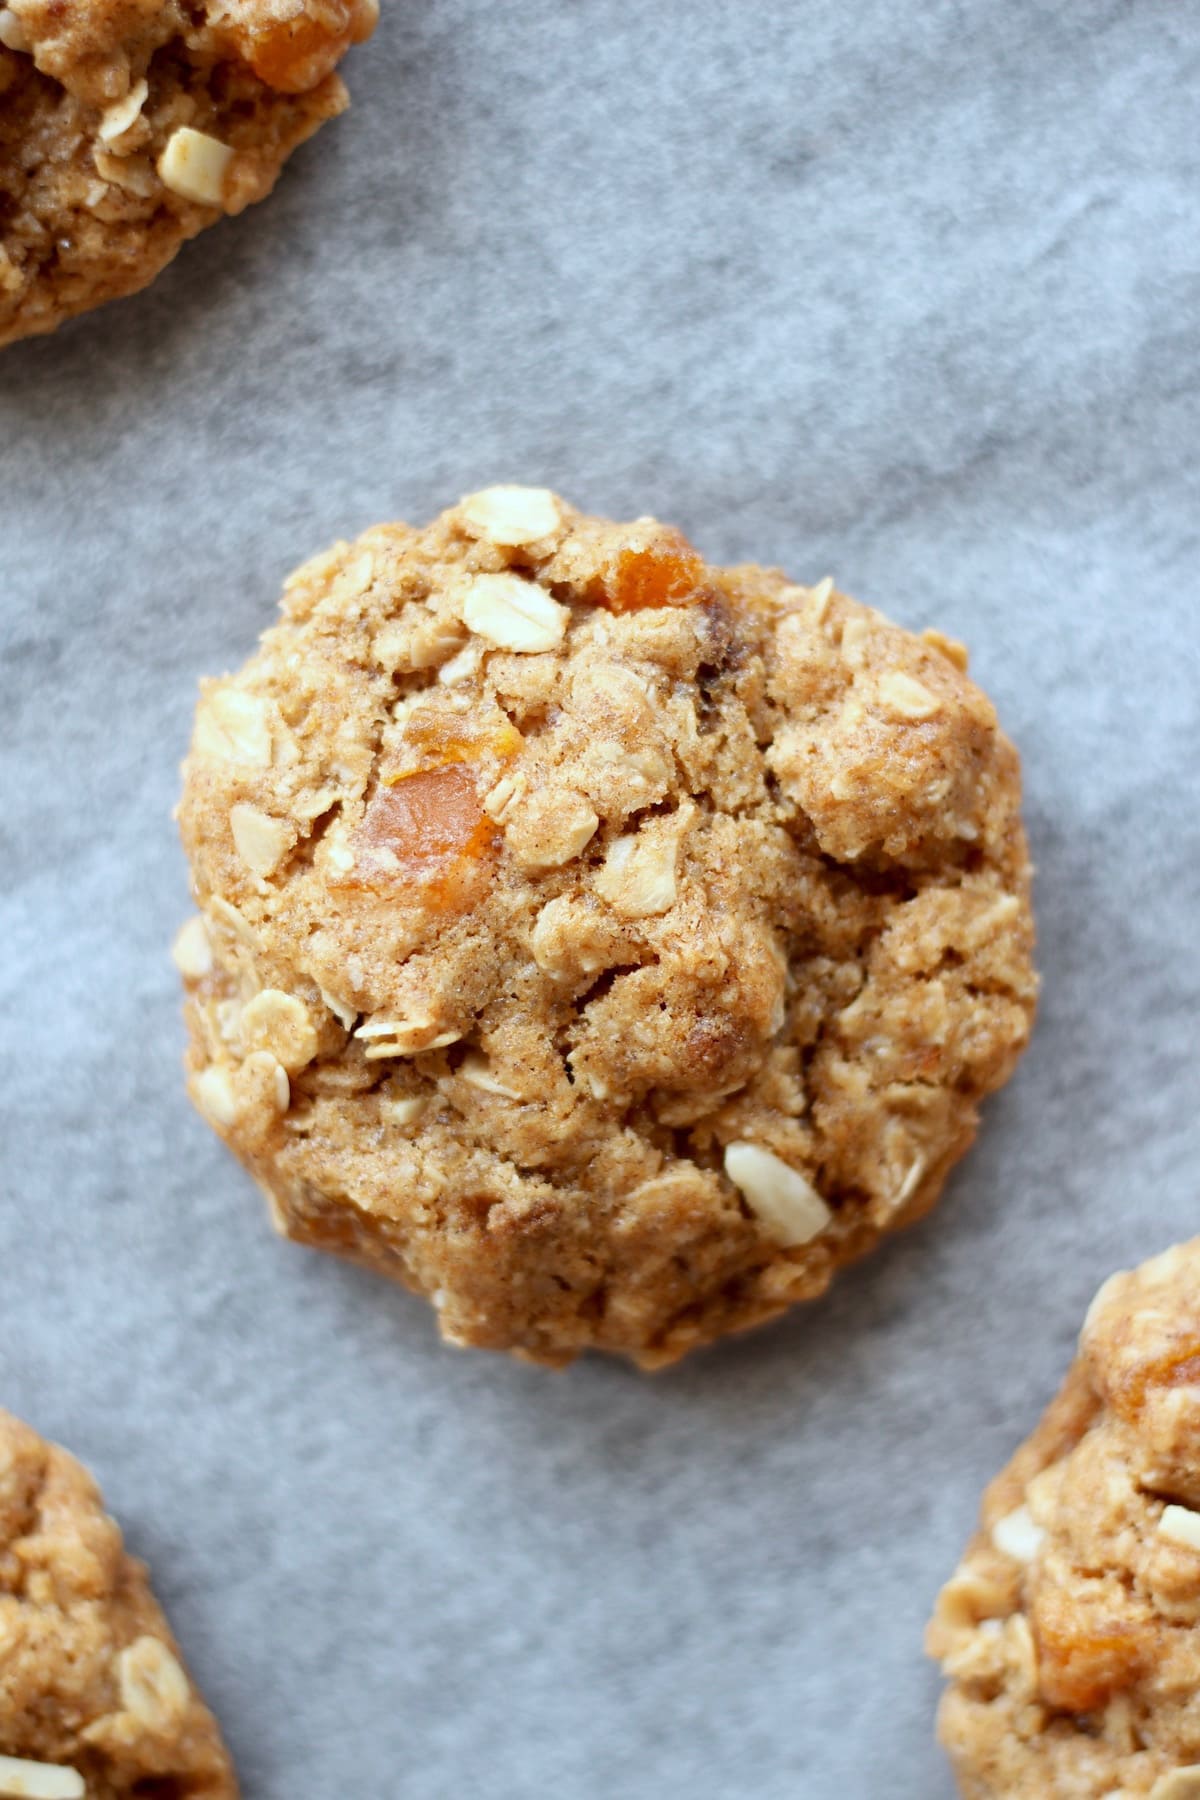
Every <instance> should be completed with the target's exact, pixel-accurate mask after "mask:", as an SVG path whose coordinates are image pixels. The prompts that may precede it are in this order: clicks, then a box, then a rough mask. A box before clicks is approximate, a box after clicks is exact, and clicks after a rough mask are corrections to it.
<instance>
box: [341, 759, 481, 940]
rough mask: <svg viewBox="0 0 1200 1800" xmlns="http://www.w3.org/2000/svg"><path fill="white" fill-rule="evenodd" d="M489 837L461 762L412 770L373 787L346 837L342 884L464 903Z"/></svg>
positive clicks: (442, 905) (438, 904)
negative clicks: (349, 854) (349, 860)
mask: <svg viewBox="0 0 1200 1800" xmlns="http://www.w3.org/2000/svg"><path fill="white" fill-rule="evenodd" d="M495 835H496V828H495V826H494V825H493V824H492V822H491V820H490V819H489V818H488V817H487V815H486V813H485V812H484V810H483V808H482V806H481V805H480V802H479V795H478V792H477V790H476V787H475V778H474V776H473V775H472V773H471V770H470V767H469V766H468V765H467V764H466V763H461V762H453V763H443V764H442V765H441V766H440V767H439V768H436V769H418V770H416V771H415V772H414V773H413V774H411V775H402V776H400V777H399V778H398V779H397V780H395V781H393V782H391V783H387V782H384V783H381V784H380V786H379V787H378V788H376V790H375V793H374V794H373V796H372V798H371V801H370V803H369V805H368V806H367V810H366V812H365V814H364V815H363V819H362V823H361V824H360V825H359V827H358V829H357V831H355V832H354V833H353V835H352V837H351V840H350V843H351V849H352V851H353V853H354V867H353V870H352V871H351V872H350V873H348V874H347V875H346V877H345V878H344V879H345V883H346V885H350V886H356V887H373V888H388V887H401V888H405V887H408V888H415V889H417V890H419V892H420V897H421V900H422V901H423V903H425V904H426V905H429V906H432V907H434V908H435V909H437V910H439V911H450V910H452V909H454V908H455V907H457V906H460V905H469V904H470V902H471V900H472V899H473V897H474V895H475V892H476V889H477V879H476V878H477V876H478V874H479V872H480V866H481V863H482V859H483V857H484V856H485V855H486V853H487V851H488V848H489V846H490V845H491V842H492V839H493V838H494V837H495Z"/></svg>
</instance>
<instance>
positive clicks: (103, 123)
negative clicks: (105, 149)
mask: <svg viewBox="0 0 1200 1800" xmlns="http://www.w3.org/2000/svg"><path fill="white" fill-rule="evenodd" d="M149 91H150V90H149V88H148V87H147V85H146V83H145V81H144V80H142V81H135V82H134V84H133V86H132V87H131V88H130V90H129V92H128V93H127V94H126V96H125V98H124V99H123V100H114V102H113V104H112V105H111V106H107V107H105V109H104V114H103V117H102V118H101V120H100V124H99V127H98V128H97V136H98V137H99V138H100V139H101V140H102V141H103V142H104V143H106V144H111V143H112V141H113V139H114V138H119V137H121V136H123V135H124V133H125V132H127V131H128V130H129V127H130V126H131V125H132V124H133V122H134V120H135V119H136V118H137V117H138V115H139V113H140V112H141V110H142V108H143V106H145V104H146V96H147V94H148V93H149Z"/></svg>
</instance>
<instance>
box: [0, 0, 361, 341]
mask: <svg viewBox="0 0 1200 1800" xmlns="http://www.w3.org/2000/svg"><path fill="white" fill-rule="evenodd" d="M377 16H378V3H377V0H202V3H200V4H185V3H184V0H81V3H80V4H79V5H69V6H68V5H63V4H62V0H6V3H5V4H4V5H3V6H0V345H4V344H7V343H11V342H12V341H13V340H14V339H16V338H21V337H28V336H31V335H33V334H35V333H37V332H44V331H53V330H54V328H55V326H56V325H60V324H61V323H62V321H63V320H64V319H69V318H71V317H73V315H74V314H75V313H80V312H85V311H86V310H87V309H88V308H89V307H92V306H99V305H100V303H101V302H102V301H104V300H112V299H115V298H116V297H117V296H118V295H121V294H132V293H135V292H136V291H137V289H138V288H142V287H145V286H146V284H147V282H149V281H152V280H153V278H154V277H155V275H157V274H158V271H159V270H160V269H161V268H163V267H164V266H165V264H167V263H169V262H170V260H171V258H172V257H173V256H174V255H175V252H176V251H177V250H178V249H179V247H180V245H181V244H182V243H183V242H184V241H185V240H186V239H187V238H190V237H194V236H195V235H196V233H197V232H198V231H200V230H202V229H203V227H204V226H205V225H211V224H212V223H213V222H214V221H215V220H216V219H219V218H220V217H221V215H222V213H236V212H240V211H241V210H242V208H243V207H244V206H248V205H249V204H250V202H251V201H253V200H261V199H262V198H263V197H264V195H266V194H268V193H270V191H271V188H272V187H273V186H274V184H275V178H276V176H277V175H278V174H279V171H280V169H281V167H282V166H283V163H284V162H285V160H286V159H287V157H288V156H289V155H290V153H291V151H292V150H293V149H294V148H295V147H296V145H297V144H299V143H302V142H303V140H304V139H305V138H306V137H309V136H310V135H311V134H312V133H313V132H314V131H315V130H316V129H317V127H318V126H319V125H321V124H322V123H323V122H324V121H325V120H326V119H330V118H333V117H334V115H335V114H337V113H339V112H341V111H342V109H343V108H344V107H345V105H346V90H345V88H344V87H343V86H342V83H341V81H340V80H339V79H338V77H337V76H336V75H335V74H334V72H333V71H334V68H335V66H336V64H337V63H338V61H339V60H340V58H341V56H342V54H343V53H344V51H345V50H346V48H347V47H348V45H350V44H351V43H357V42H359V41H360V40H361V39H363V38H365V37H367V36H368V35H369V33H370V31H371V29H372V27H373V25H374V23H375V19H376V17H377Z"/></svg>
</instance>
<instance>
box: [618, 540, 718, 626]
mask: <svg viewBox="0 0 1200 1800" xmlns="http://www.w3.org/2000/svg"><path fill="white" fill-rule="evenodd" d="M703 575H704V559H703V557H702V556H700V555H699V553H698V552H697V551H695V550H693V548H692V546H691V545H690V544H689V543H688V541H687V539H686V538H685V537H684V535H683V533H682V532H681V531H675V530H673V529H671V528H670V527H667V528H664V529H663V531H662V532H661V534H660V535H659V536H658V537H655V538H651V539H650V541H649V542H648V543H644V544H628V545H626V546H625V548H624V549H622V550H619V551H618V552H617V555H616V558H615V560H614V561H613V563H612V564H610V566H609V567H608V568H607V569H606V570H605V571H604V572H603V573H602V574H601V575H599V576H598V577H596V578H595V580H594V581H593V583H592V586H591V590H590V593H589V598H591V599H593V600H597V601H599V602H600V604H601V605H603V606H607V607H608V608H609V609H610V610H611V611H612V612H636V611H639V610H640V609H641V608H643V607H647V606H680V605H682V604H683V603H684V602H685V601H687V600H690V599H691V597H692V595H693V594H694V593H695V591H696V589H697V588H698V587H699V586H700V583H701V581H702V578H703Z"/></svg>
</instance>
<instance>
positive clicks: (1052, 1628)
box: [1031, 1588, 1155, 1713]
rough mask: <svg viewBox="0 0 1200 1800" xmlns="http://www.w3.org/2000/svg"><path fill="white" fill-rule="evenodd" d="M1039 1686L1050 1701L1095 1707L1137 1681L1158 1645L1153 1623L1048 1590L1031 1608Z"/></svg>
mask: <svg viewBox="0 0 1200 1800" xmlns="http://www.w3.org/2000/svg"><path fill="white" fill-rule="evenodd" d="M1031 1623H1032V1627H1033V1635H1034V1642H1035V1644H1036V1645H1037V1667H1038V1686H1039V1688H1040V1689H1041V1693H1042V1698H1043V1699H1044V1700H1045V1701H1046V1702H1047V1703H1048V1704H1049V1705H1050V1706H1059V1707H1062V1708H1063V1710H1064V1711H1065V1712H1075V1713H1086V1712H1094V1711H1096V1710H1097V1709H1098V1708H1100V1707H1102V1706H1103V1705H1104V1704H1105V1702H1106V1701H1107V1700H1108V1698H1109V1696H1110V1695H1111V1694H1114V1693H1117V1692H1118V1691H1119V1690H1120V1689H1122V1688H1127V1687H1129V1686H1131V1685H1132V1683H1133V1682H1134V1681H1136V1680H1137V1678H1138V1676H1139V1675H1140V1674H1141V1673H1142V1671H1143V1670H1144V1669H1145V1667H1146V1664H1147V1663H1148V1662H1149V1661H1150V1660H1151V1658H1152V1656H1153V1653H1154V1647H1155V1634H1154V1631H1153V1628H1152V1627H1151V1626H1149V1625H1147V1624H1142V1623H1140V1622H1139V1621H1138V1620H1136V1619H1129V1618H1121V1617H1120V1616H1118V1615H1115V1614H1113V1613H1112V1612H1111V1611H1107V1610H1105V1609H1103V1608H1101V1607H1099V1606H1094V1605H1093V1606H1087V1605H1084V1606H1081V1605H1080V1604H1079V1602H1078V1601H1076V1600H1073V1599H1072V1598H1070V1597H1068V1596H1067V1595H1065V1594H1063V1593H1062V1592H1061V1591H1060V1590H1058V1589H1057V1588H1048V1589H1043V1590H1042V1592H1041V1593H1039V1595H1038V1597H1037V1600H1036V1601H1035V1603H1034V1607H1033V1610H1032V1619H1031Z"/></svg>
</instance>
